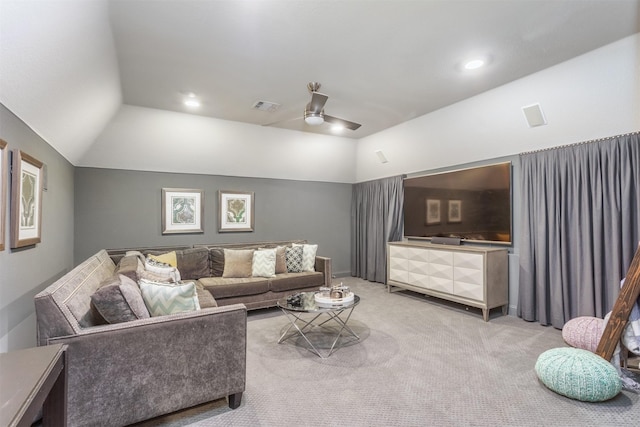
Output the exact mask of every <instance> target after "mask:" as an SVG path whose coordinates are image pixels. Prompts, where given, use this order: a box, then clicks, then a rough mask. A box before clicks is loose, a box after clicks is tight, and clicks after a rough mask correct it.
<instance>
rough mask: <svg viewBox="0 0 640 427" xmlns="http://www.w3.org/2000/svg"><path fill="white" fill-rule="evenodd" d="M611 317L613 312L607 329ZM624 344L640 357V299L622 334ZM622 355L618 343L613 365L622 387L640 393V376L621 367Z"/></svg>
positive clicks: (608, 314) (606, 318) (621, 283)
mask: <svg viewBox="0 0 640 427" xmlns="http://www.w3.org/2000/svg"><path fill="white" fill-rule="evenodd" d="M624 280H625V279H622V280H621V281H620V288H622V287H623V286H624ZM610 317H611V312H609V313H607V315H606V316H605V317H604V327H606V324H607V322H608V321H609V318H610ZM622 343H623V344H624V346H625V347H626V348H627V350H629V351H630V352H631V353H633V354H635V355H638V356H640V298H639V299H638V300H637V301H636V303H635V304H634V305H633V307H632V308H631V313H630V314H629V320H628V322H627V326H625V328H624V332H623V333H622ZM620 353H621V348H620V344H619V343H618V345H617V346H616V350H615V352H614V353H613V357H612V358H611V363H612V364H613V366H614V367H615V368H616V369H617V371H618V374H620V379H621V380H622V386H623V387H624V388H625V389H626V390H631V391H635V392H636V393H640V382H639V381H640V379H639V378H638V375H635V374H633V373H632V372H630V371H628V370H627V369H623V368H621V367H620Z"/></svg>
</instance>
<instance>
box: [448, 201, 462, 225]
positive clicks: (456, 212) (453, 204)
mask: <svg viewBox="0 0 640 427" xmlns="http://www.w3.org/2000/svg"><path fill="white" fill-rule="evenodd" d="M447 220H448V221H449V222H462V200H449V209H448V218H447Z"/></svg>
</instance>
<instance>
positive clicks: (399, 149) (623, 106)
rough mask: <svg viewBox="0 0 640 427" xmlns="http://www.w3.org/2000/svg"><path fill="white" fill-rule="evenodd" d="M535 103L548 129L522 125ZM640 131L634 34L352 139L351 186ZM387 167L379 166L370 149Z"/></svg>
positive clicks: (639, 64) (639, 39) (638, 53)
mask: <svg viewBox="0 0 640 427" xmlns="http://www.w3.org/2000/svg"><path fill="white" fill-rule="evenodd" d="M533 103H540V105H541V107H542V109H543V111H544V113H545V115H546V118H547V121H548V125H546V126H541V127H535V128H529V127H528V125H527V123H526V121H525V118H524V114H523V112H522V107H523V106H526V105H530V104H533ZM637 130H640V34H636V35H634V36H631V37H627V38H625V39H622V40H620V41H618V42H615V43H613V44H610V45H608V46H605V47H602V48H600V49H597V50H594V51H592V52H589V53H587V54H585V55H582V56H579V57H577V58H574V59H571V60H569V61H566V62H564V63H562V64H559V65H557V66H554V67H551V68H548V69H546V70H543V71H540V72H538V73H535V74H532V75H530V76H528V77H525V78H522V79H520V80H516V81H514V82H512V83H509V84H507V85H504V86H501V87H499V88H497V89H494V90H491V91H488V92H485V93H483V94H480V95H478V96H475V97H473V98H470V99H467V100H465V101H462V102H459V103H456V104H453V105H451V106H449V107H446V108H442V109H440V110H438V111H435V112H433V113H430V114H427V115H424V116H422V117H419V118H416V119H414V120H412V121H410V122H406V123H404V124H401V125H398V126H395V127H393V128H391V129H387V130H386V131H383V132H380V133H377V134H375V135H372V136H370V137H367V138H363V139H361V140H360V141H359V142H358V150H357V159H356V181H357V182H362V181H368V180H372V179H377V178H381V177H386V176H393V175H398V174H403V173H411V172H417V171H425V170H430V169H436V168H441V167H446V166H451V165H459V164H464V163H469V162H475V161H479V160H483V159H491V158H495V157H501V156H508V155H512V154H517V153H521V152H525V151H531V150H536V149H541V148H547V147H553V146H558V145H565V144H570V143H574V142H580V141H586V140H591V139H596V138H601V137H607V136H613V135H618V134H623V133H627V132H633V131H637ZM377 150H382V151H383V152H384V154H385V155H386V157H387V158H388V160H389V162H388V163H385V164H382V163H380V161H379V160H378V158H377V156H376V154H375V152H376V151H377Z"/></svg>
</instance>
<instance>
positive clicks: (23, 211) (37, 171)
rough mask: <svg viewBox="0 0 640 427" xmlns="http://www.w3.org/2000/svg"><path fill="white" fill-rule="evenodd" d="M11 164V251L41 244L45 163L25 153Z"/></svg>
mask: <svg viewBox="0 0 640 427" xmlns="http://www.w3.org/2000/svg"><path fill="white" fill-rule="evenodd" d="M11 160H12V162H11V248H12V249H15V248H21V247H24V246H32V245H35V244H37V243H40V241H41V236H42V194H43V192H42V188H43V187H42V170H43V166H44V164H43V163H42V162H41V161H39V160H37V159H36V158H34V157H32V156H30V155H28V154H27V153H25V152H23V151H21V150H17V149H16V150H13V155H12V159H11Z"/></svg>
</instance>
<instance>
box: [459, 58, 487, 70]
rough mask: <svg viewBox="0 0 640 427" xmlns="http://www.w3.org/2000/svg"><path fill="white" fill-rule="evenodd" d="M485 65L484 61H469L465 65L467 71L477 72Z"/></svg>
mask: <svg viewBox="0 0 640 427" xmlns="http://www.w3.org/2000/svg"><path fill="white" fill-rule="evenodd" d="M484 64H485V60H484V59H473V60H471V61H467V62H465V64H464V69H465V70H475V69H477V68H480V67H482V66H483V65H484Z"/></svg>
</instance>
